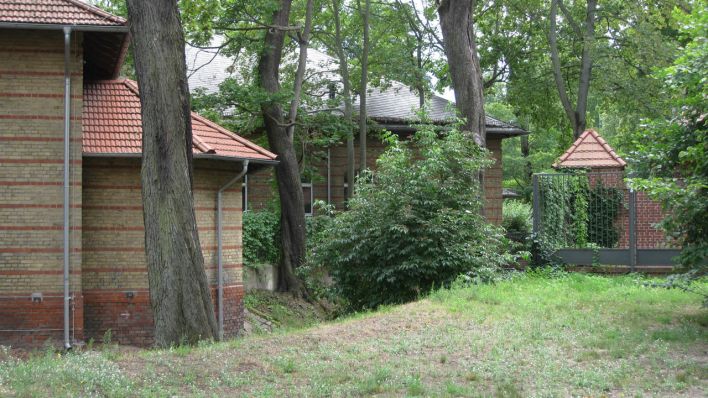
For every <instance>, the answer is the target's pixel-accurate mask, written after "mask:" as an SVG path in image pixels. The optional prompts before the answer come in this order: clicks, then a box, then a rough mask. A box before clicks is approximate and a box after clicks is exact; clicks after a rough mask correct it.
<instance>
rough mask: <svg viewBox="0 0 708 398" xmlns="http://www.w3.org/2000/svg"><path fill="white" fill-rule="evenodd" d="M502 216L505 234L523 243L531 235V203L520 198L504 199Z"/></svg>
mask: <svg viewBox="0 0 708 398" xmlns="http://www.w3.org/2000/svg"><path fill="white" fill-rule="evenodd" d="M502 217H503V218H502V227H504V229H505V230H506V236H507V237H508V238H509V239H511V240H513V241H514V242H518V243H521V244H524V245H525V244H526V243H527V242H528V238H529V237H530V236H531V205H530V204H528V203H526V202H522V201H520V200H505V201H504V204H503V206H502Z"/></svg>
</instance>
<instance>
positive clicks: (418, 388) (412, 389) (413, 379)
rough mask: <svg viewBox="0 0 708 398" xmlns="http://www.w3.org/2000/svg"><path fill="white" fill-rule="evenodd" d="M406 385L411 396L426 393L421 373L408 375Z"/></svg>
mask: <svg viewBox="0 0 708 398" xmlns="http://www.w3.org/2000/svg"><path fill="white" fill-rule="evenodd" d="M406 387H407V388H406V389H407V391H408V396H409V397H420V396H423V395H425V387H424V386H423V382H422V381H421V380H420V375H414V376H410V377H408V379H407V380H406Z"/></svg>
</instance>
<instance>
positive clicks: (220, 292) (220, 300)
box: [216, 159, 249, 340]
mask: <svg viewBox="0 0 708 398" xmlns="http://www.w3.org/2000/svg"><path fill="white" fill-rule="evenodd" d="M248 162H249V161H248V159H246V160H244V161H243V169H242V170H241V172H240V173H238V174H237V175H236V177H234V178H232V179H231V180H229V182H227V183H226V184H224V185H223V186H222V187H221V188H219V191H218V192H217V193H216V257H217V271H216V274H217V276H216V277H217V279H218V282H217V286H218V287H217V305H218V307H219V313H218V314H219V315H218V318H219V320H218V321H219V340H223V339H224V265H223V256H222V239H221V230H222V223H223V221H222V209H221V205H222V203H221V202H222V199H221V197H222V194H223V193H224V191H226V190H227V189H229V187H231V186H232V185H234V184H235V183H237V182H238V181H239V180H241V178H243V176H245V175H246V173H248Z"/></svg>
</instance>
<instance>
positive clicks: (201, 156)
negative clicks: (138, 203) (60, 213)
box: [82, 152, 280, 166]
mask: <svg viewBox="0 0 708 398" xmlns="http://www.w3.org/2000/svg"><path fill="white" fill-rule="evenodd" d="M82 156H83V157H86V158H135V159H139V158H141V157H142V154H141V153H127V152H83V153H82ZM193 158H194V159H211V160H224V161H227V162H242V161H244V160H248V161H249V162H250V163H255V164H262V165H270V166H275V165H277V164H278V163H280V161H279V160H276V159H260V158H249V157H241V156H226V155H218V154H212V153H195V154H194V155H193Z"/></svg>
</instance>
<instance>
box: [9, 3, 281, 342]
mask: <svg viewBox="0 0 708 398" xmlns="http://www.w3.org/2000/svg"><path fill="white" fill-rule="evenodd" d="M127 45H128V28H127V24H126V21H125V20H124V19H122V18H119V17H116V16H113V15H110V14H108V13H106V12H104V11H103V10H100V9H98V8H96V7H94V6H90V5H87V4H85V3H83V2H81V1H79V0H13V1H10V2H8V1H0V142H1V143H2V146H0V344H13V345H18V344H19V345H37V344H40V343H41V342H43V341H44V340H46V339H48V338H51V339H52V340H54V341H62V340H64V343H65V344H73V342H74V341H79V340H85V339H89V338H94V339H100V338H101V337H102V335H103V334H104V333H105V332H106V331H107V330H108V329H111V331H112V336H113V338H114V340H115V341H118V342H121V343H128V344H136V345H148V344H150V343H151V342H152V331H153V326H152V314H151V310H150V304H149V294H148V285H147V268H146V263H145V255H144V227H143V218H142V203H141V193H140V155H141V134H142V131H141V119H140V101H139V97H138V88H137V84H136V83H134V82H132V81H130V80H127V79H120V78H117V74H118V71H119V70H120V66H121V64H122V61H123V58H124V56H125V52H126V49H127ZM192 124H193V134H194V148H193V150H194V159H195V161H194V165H195V170H194V191H193V194H194V198H195V210H196V216H197V223H198V228H199V235H200V241H201V244H202V249H203V252H204V256H205V268H206V271H207V275H208V278H209V283H210V284H211V286H212V289H213V292H214V297H215V301H216V296H217V295H216V290H217V289H218V283H217V282H218V281H217V277H216V275H217V256H216V252H217V234H218V233H219V231H218V229H217V228H216V224H215V220H216V207H217V205H216V196H217V191H219V190H220V188H222V186H223V184H224V183H226V182H227V181H229V180H231V179H233V178H234V177H235V176H237V175H238V174H239V173H241V172H245V171H246V170H244V166H245V165H247V164H250V167H248V169H247V171H248V172H249V173H252V172H254V171H256V170H257V169H259V168H264V167H266V166H268V165H271V164H274V163H275V162H276V161H275V155H273V154H272V153H270V152H268V151H266V150H265V149H263V148H260V147H258V146H257V145H255V144H253V143H251V142H250V141H248V140H245V139H243V138H241V137H239V136H237V135H235V134H233V133H231V132H229V131H227V130H225V129H224V128H222V127H220V126H218V125H216V124H214V123H212V122H210V121H208V120H206V119H204V118H202V117H200V116H199V115H197V114H193V115H192ZM246 161H248V162H246ZM67 166H68V167H67ZM223 203H224V205H223V207H222V212H223V224H222V228H221V235H222V238H223V242H224V243H223V246H222V253H223V255H222V258H223V272H224V279H223V297H224V301H223V304H222V306H223V309H224V317H223V324H224V334H225V336H232V335H234V334H235V333H237V332H238V330H240V328H241V323H242V314H243V308H242V296H243V284H242V279H241V215H242V209H241V191H240V189H238V187H237V188H235V189H229V190H227V191H225V192H224V196H223ZM65 282H66V283H65Z"/></svg>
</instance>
